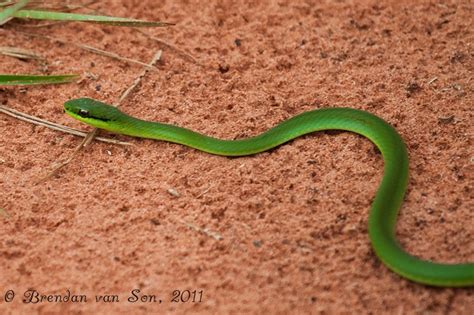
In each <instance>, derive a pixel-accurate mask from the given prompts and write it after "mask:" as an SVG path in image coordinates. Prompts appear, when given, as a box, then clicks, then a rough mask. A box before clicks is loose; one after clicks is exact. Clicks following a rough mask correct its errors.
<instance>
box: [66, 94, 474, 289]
mask: <svg viewBox="0 0 474 315" xmlns="http://www.w3.org/2000/svg"><path fill="white" fill-rule="evenodd" d="M64 109H65V112H66V113H67V114H69V115H70V116H72V117H73V118H75V119H78V120H80V121H82V122H84V123H86V124H89V125H91V126H94V127H97V128H101V129H105V130H108V131H111V132H114V133H119V134H124V135H129V136H134V137H141V138H149V139H156V140H164V141H169V142H174V143H179V144H182V145H186V146H189V147H192V148H195V149H198V150H201V151H205V152H208V153H211V154H217V155H223V156H244V155H251V154H256V153H259V152H263V151H266V150H269V149H271V148H274V147H276V146H279V145H281V144H283V143H285V142H287V141H289V140H292V139H294V138H297V137H299V136H301V135H304V134H308V133H311V132H315V131H321V130H346V131H350V132H354V133H357V134H360V135H362V136H364V137H366V138H368V139H369V140H370V141H372V142H373V143H374V144H375V145H376V146H377V147H378V149H379V150H380V152H381V153H382V156H383V159H384V175H383V179H382V182H381V184H380V186H379V188H378V190H377V193H376V195H375V198H374V201H373V203H372V206H371V211H370V214H369V220H368V221H369V223H368V225H369V227H368V231H369V238H370V241H371V243H372V247H373V249H374V251H375V253H376V255H377V256H378V257H379V258H380V260H381V261H382V262H383V263H384V264H385V265H386V266H387V267H388V268H389V269H391V270H392V271H394V272H395V273H397V274H399V275H401V276H403V277H405V278H407V279H410V280H412V281H415V282H419V283H422V284H426V285H432V286H442V287H446V286H448V287H463V286H474V263H459V264H444V263H435V262H431V261H428V260H421V259H419V258H417V257H415V256H412V255H410V254H409V253H407V252H406V251H404V250H403V249H402V247H401V246H400V245H399V243H398V242H397V240H396V238H395V225H396V219H397V214H398V210H399V208H400V206H401V204H402V202H403V197H404V195H405V190H406V187H407V182H408V154H407V149H406V146H405V143H404V142H403V140H402V138H401V137H400V135H399V134H398V133H397V131H396V130H395V129H394V128H393V127H392V126H390V125H389V124H388V123H386V122H385V121H384V120H382V119H381V118H379V117H377V116H374V115H372V114H370V113H368V112H365V111H361V110H356V109H351V108H323V109H318V110H314V111H308V112H304V113H302V114H299V115H297V116H294V117H292V118H290V119H288V120H286V121H283V122H281V123H280V124H278V125H277V126H275V127H273V128H271V129H269V130H268V131H266V132H264V133H262V134H260V135H258V136H255V137H250V138H246V139H241V140H222V139H217V138H213V137H209V136H206V135H203V134H200V133H197V132H194V131H192V130H189V129H186V128H181V127H178V126H174V125H169V124H163V123H158V122H150V121H144V120H140V119H137V118H134V117H131V116H129V115H127V114H125V113H123V112H121V111H120V110H118V109H117V108H115V107H113V106H110V105H107V104H105V103H102V102H99V101H96V100H93V99H89V98H80V99H73V100H70V101H67V102H66V103H65V104H64Z"/></svg>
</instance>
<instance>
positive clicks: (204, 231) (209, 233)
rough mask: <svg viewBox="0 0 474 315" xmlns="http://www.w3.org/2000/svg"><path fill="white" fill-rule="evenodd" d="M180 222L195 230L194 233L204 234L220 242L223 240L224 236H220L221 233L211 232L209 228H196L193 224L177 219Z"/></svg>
mask: <svg viewBox="0 0 474 315" xmlns="http://www.w3.org/2000/svg"><path fill="white" fill-rule="evenodd" d="M177 220H178V221H179V222H181V223H182V224H184V225H186V226H187V227H189V228H191V229H193V230H194V231H197V232H200V233H203V234H206V235H207V236H210V237H212V238H213V239H215V240H216V241H220V240H222V239H223V237H222V235H220V234H219V233H217V232H213V231H211V230H209V229H208V228H204V229H203V228H200V227H199V226H196V225H194V224H192V223H188V222H186V221H183V220H181V219H177Z"/></svg>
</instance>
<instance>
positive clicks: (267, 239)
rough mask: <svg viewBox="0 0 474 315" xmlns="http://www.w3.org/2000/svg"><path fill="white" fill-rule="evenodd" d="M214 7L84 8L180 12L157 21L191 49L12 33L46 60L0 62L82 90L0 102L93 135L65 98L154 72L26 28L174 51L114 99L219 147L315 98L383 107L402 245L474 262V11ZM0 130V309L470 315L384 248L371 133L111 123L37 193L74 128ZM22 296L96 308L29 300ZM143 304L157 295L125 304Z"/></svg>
mask: <svg viewBox="0 0 474 315" xmlns="http://www.w3.org/2000/svg"><path fill="white" fill-rule="evenodd" d="M216 3H217V2H213V1H211V2H210V3H208V2H206V1H202V2H199V1H159V2H157V1H156V2H155V1H151V0H149V1H125V0H122V1H103V2H101V3H99V4H95V5H93V6H91V8H92V9H94V10H97V11H99V12H104V13H107V14H110V15H118V16H129V17H136V18H141V19H149V20H164V21H169V22H175V23H176V25H175V26H173V27H170V28H166V29H165V28H158V29H147V30H146V32H147V33H149V34H151V35H153V36H156V37H157V38H159V39H161V40H162V41H165V42H167V43H169V44H171V45H172V46H173V47H174V48H176V49H179V50H181V52H180V51H178V50H176V49H170V47H168V46H166V45H164V44H162V43H161V44H160V43H159V42H157V41H155V40H153V39H150V38H148V37H147V36H145V35H143V34H142V33H139V32H137V31H136V30H133V29H128V28H116V27H111V26H101V25H89V24H81V23H70V24H54V25H50V26H43V27H33V26H37V25H40V24H43V23H35V22H27V23H25V22H13V23H9V24H8V25H5V26H4V27H3V28H1V29H0V36H1V37H0V38H1V45H2V46H18V47H23V48H27V49H32V50H34V51H36V52H37V53H39V54H41V55H43V56H44V57H45V58H46V60H47V62H46V63H41V62H36V61H20V60H17V59H14V58H10V57H6V56H0V65H1V68H0V69H1V72H4V73H5V72H10V73H28V72H30V73H38V74H40V73H79V74H80V75H81V80H80V82H78V83H74V84H66V85H59V86H44V87H27V88H24V87H4V88H1V89H0V101H1V102H2V103H3V104H6V105H7V106H9V107H11V108H14V109H17V110H19V111H22V112H25V113H28V114H31V115H35V116H38V117H41V118H44V119H48V120H51V121H54V122H57V123H60V124H64V125H68V126H71V127H75V128H80V129H87V127H86V126H84V125H82V124H81V123H79V122H77V121H74V120H72V119H71V118H69V117H67V116H66V115H64V113H63V111H62V104H63V102H64V101H66V100H68V99H71V98H76V97H81V96H88V97H93V98H96V99H99V100H102V101H106V102H115V101H116V100H117V98H118V97H119V96H120V95H121V93H122V92H123V91H124V90H126V89H127V87H129V86H130V85H131V84H132V82H133V81H134V80H135V79H136V78H137V77H138V76H139V74H140V73H141V72H142V71H143V68H142V67H141V66H137V65H132V64H128V63H126V62H122V61H116V60H112V59H110V58H107V57H103V56H98V55H96V54H93V53H90V52H87V51H84V50H81V49H78V48H77V47H74V46H72V45H68V44H58V43H52V42H50V41H48V40H45V39H41V38H37V37H31V36H26V35H22V34H20V33H18V31H25V32H30V33H34V34H44V35H50V36H54V37H58V38H62V39H65V40H67V41H74V42H76V43H82V44H88V45H93V46H96V47H98V48H101V49H106V50H108V51H111V52H115V53H117V54H120V55H122V56H124V57H128V58H134V59H137V60H140V61H142V62H149V61H150V60H151V59H152V57H153V55H154V54H155V53H156V52H157V51H158V50H160V49H162V50H163V53H162V58H161V60H160V61H159V62H158V63H157V65H156V71H151V72H150V73H148V74H147V75H146V76H145V77H144V78H143V80H142V83H141V84H140V85H139V86H138V88H137V89H136V90H135V91H134V92H132V93H131V94H130V95H129V97H128V98H127V99H126V100H125V101H124V102H123V103H122V105H121V108H122V109H123V110H124V111H126V112H127V113H129V114H132V115H135V116H138V117H141V118H144V119H149V120H155V121H161V122H168V123H173V124H177V125H180V126H185V127H188V128H191V129H194V130H198V131H200V132H203V133H206V134H209V135H212V136H216V137H221V138H227V139H235V138H242V137H247V136H251V135H256V134H258V133H260V132H262V131H264V130H266V129H267V128H269V127H271V126H273V125H275V124H276V123H278V122H280V121H282V120H284V119H285V118H289V117H291V116H293V115H295V114H297V113H301V112H304V111H307V110H311V109H316V108H321V107H337V106H348V107H353V108H358V109H364V110H367V111H370V112H372V113H374V114H376V115H379V116H380V117H382V118H384V119H386V120H387V121H388V122H390V123H391V124H393V125H394V126H395V127H396V129H397V130H398V131H399V132H400V134H401V135H402V137H403V138H404V139H405V140H406V142H407V145H408V148H409V151H410V159H411V160H410V172H411V178H410V183H409V188H408V194H407V197H406V202H405V203H404V205H403V208H402V209H401V215H400V217H399V223H398V228H397V235H398V237H399V239H400V242H401V243H402V244H403V246H404V247H405V248H406V249H407V250H408V251H409V252H411V253H413V254H416V255H418V256H420V257H423V258H425V259H433V260H436V261H444V262H463V261H474V244H473V236H474V224H472V223H473V212H472V210H473V206H474V205H473V198H472V196H473V192H472V189H473V187H472V185H473V179H474V172H473V170H474V161H473V156H474V154H473V151H472V138H471V137H472V134H473V130H472V122H473V113H472V105H473V68H474V67H473V56H474V50H473V49H474V48H473V46H472V45H473V43H474V40H473V39H474V37H473V31H472V30H473V29H474V26H473V20H472V17H473V14H474V6H473V3H472V1H417V4H416V5H414V4H412V2H411V1H392V2H385V3H384V4H377V3H378V1H326V2H322V3H320V2H318V1H300V2H293V1H284V0H281V1H261V2H258V4H254V2H253V1H237V2H234V1H219V2H218V3H219V4H216ZM189 56H192V57H194V58H195V61H193V60H192V59H191V58H189ZM0 135H1V136H0V208H2V209H4V210H5V212H4V213H3V215H2V216H0V224H1V226H2V228H1V229H0V230H1V231H0V266H1V267H0V313H2V314H18V313H25V314H26V313H28V314H30V313H31V312H37V313H40V314H56V313H57V314H59V313H66V312H69V313H75V314H90V313H96V314H100V313H104V314H105V313H109V314H110V313H111V312H115V313H125V312H127V313H128V312H132V313H135V314H138V313H146V312H152V311H153V312H160V313H173V312H176V313H191V312H192V313H203V314H205V313H214V314H238V313H254V314H258V313H260V314H263V313H274V314H285V313H290V312H291V313H313V314H332V313H339V314H341V313H342V314H344V313H345V314H348V313H372V314H383V313H390V314H406V313H408V314H410V313H422V314H469V313H471V314H472V311H473V309H472V305H474V290H473V289H449V288H448V289H435V288H430V287H425V286H422V285H418V284H414V283H411V282H409V281H407V280H404V279H402V278H400V277H399V276H397V275H396V274H394V273H392V272H390V271H388V270H387V269H386V268H385V267H384V266H383V265H382V264H381V263H380V262H379V260H378V259H377V258H376V257H375V256H374V253H373V252H372V250H371V248H370V244H369V240H368V236H367V215H368V210H369V207H370V203H371V199H372V198H373V196H374V193H375V191H376V189H377V187H378V184H379V181H380V179H381V176H382V166H383V161H382V159H381V156H380V155H379V154H378V152H377V151H376V150H375V148H374V146H373V145H372V144H371V143H370V142H369V141H368V140H366V139H364V138H362V137H359V136H356V135H352V134H349V133H342V132H331V133H318V134H314V135H309V136H305V137H302V138H300V139H297V140H295V141H292V142H291V143H290V144H287V145H284V146H281V147H280V148H278V149H275V150H272V151H270V152H266V153H263V154H259V155H257V156H252V157H243V158H225V157H217V156H211V155H208V154H205V153H202V152H198V151H195V150H193V149H189V148H186V147H183V146H180V145H175V144H169V143H163V142H158V141H151V140H139V139H133V138H128V137H125V136H113V135H108V136H110V137H113V138H116V139H120V140H124V141H129V142H131V143H132V144H133V146H121V145H115V144H106V143H101V142H93V143H92V144H91V145H90V146H89V147H88V148H86V149H85V150H84V151H82V152H81V153H80V154H79V155H77V156H76V157H75V158H74V159H73V161H72V162H71V163H70V164H69V165H68V166H66V167H65V168H63V169H61V170H60V171H59V172H58V173H57V174H56V175H55V176H53V177H52V178H49V179H48V180H46V181H44V182H42V183H39V184H36V183H35V182H36V180H37V179H39V178H41V177H43V176H44V175H46V174H47V173H48V172H49V171H50V170H51V169H52V168H53V167H54V165H56V164H57V163H59V162H61V161H63V160H64V159H66V158H68V157H69V156H70V155H71V154H72V152H73V151H74V148H75V147H76V146H77V145H78V144H79V143H80V138H77V137H75V136H72V135H68V134H64V133H60V132H57V131H53V130H50V129H46V128H44V127H39V126H34V125H32V124H29V123H26V122H22V121H19V120H17V119H14V118H12V117H9V116H6V115H4V114H1V115H0ZM9 290H12V291H9ZM133 290H139V291H133ZM187 290H189V291H187ZM12 292H14V293H15V296H14V299H13V301H11V302H7V301H6V300H9V299H10V297H11V293H12ZM32 292H33V293H32ZM34 292H37V293H34ZM68 292H69V293H68ZM132 292H135V294H134V293H132ZM138 292H139V293H138ZM25 294H27V295H28V294H33V297H34V296H36V294H42V295H62V296H67V295H68V294H71V296H70V298H71V299H80V295H84V296H86V298H87V302H84V303H79V302H77V303H76V302H74V303H73V302H71V301H69V302H62V303H60V302H47V301H43V302H40V303H22V299H24V295H25ZM114 295H116V297H117V298H118V300H116V301H115V302H112V301H113V299H114ZM135 295H143V296H144V299H147V297H148V299H153V296H155V297H156V302H142V301H138V302H134V300H133V299H134V296H135ZM96 296H97V297H98V296H102V297H103V298H102V299H101V300H100V301H99V302H96ZM175 296H178V298H177V299H175V298H174V297H175ZM188 296H190V297H188ZM128 298H131V299H132V300H131V301H129V300H128ZM181 298H182V299H183V300H184V301H187V302H182V301H181ZM98 299H100V298H98ZM160 300H161V303H160ZM176 300H177V301H178V302H174V301H176ZM34 301H35V299H34V298H33V302H34ZM199 301H200V302H199Z"/></svg>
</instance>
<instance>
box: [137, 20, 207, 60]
mask: <svg viewBox="0 0 474 315" xmlns="http://www.w3.org/2000/svg"><path fill="white" fill-rule="evenodd" d="M135 30H136V31H137V32H139V33H141V34H143V35H145V36H146V37H148V38H150V39H152V40H154V41H156V42H158V43H159V44H161V45H162V46H164V47H165V48H168V49H169V50H171V51H172V52H174V53H176V54H177V55H178V56H180V57H181V58H183V59H184V60H187V61H190V62H192V63H194V64H197V65H198V66H201V67H204V65H203V64H201V63H200V62H199V61H197V60H196V59H195V58H194V57H193V56H191V54H189V53H187V52H185V51H184V50H182V49H179V48H177V47H175V46H174V45H172V44H170V43H167V42H165V41H164V40H162V39H160V38H158V37H155V36H153V35H150V34H148V33H147V32H146V31H143V30H140V29H138V28H136V29H135Z"/></svg>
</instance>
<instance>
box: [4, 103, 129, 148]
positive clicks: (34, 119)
mask: <svg viewBox="0 0 474 315" xmlns="http://www.w3.org/2000/svg"><path fill="white" fill-rule="evenodd" d="M0 112H2V113H4V114H7V115H9V116H11V117H14V118H16V119H18V120H22V121H26V122H29V123H32V124H35V125H38V126H43V127H46V128H49V129H53V130H57V131H62V132H65V133H69V134H72V135H75V136H79V137H86V136H87V134H88V133H87V132H84V131H81V130H78V129H74V128H71V127H68V126H64V125H60V124H57V123H54V122H51V121H48V120H44V119H41V118H38V117H36V116H31V115H28V114H25V113H22V112H20V111H17V110H15V109H13V108H10V107H8V106H5V105H0ZM96 139H97V140H99V141H102V142H107V143H113V144H120V145H133V144H132V143H130V142H123V141H118V140H115V139H110V138H104V137H97V138H96Z"/></svg>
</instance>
